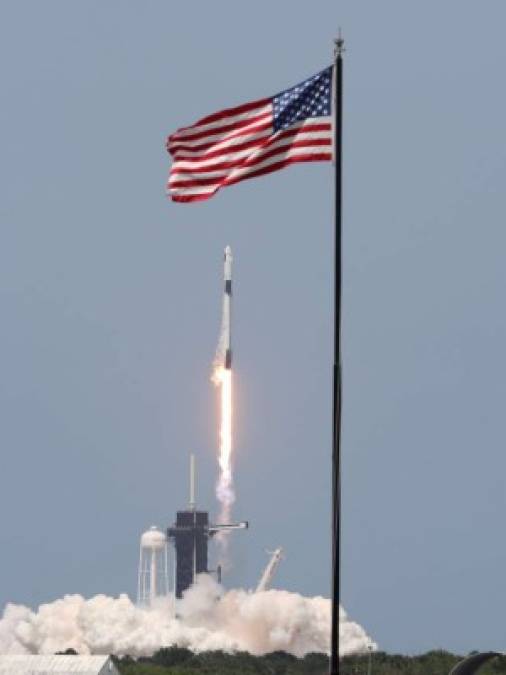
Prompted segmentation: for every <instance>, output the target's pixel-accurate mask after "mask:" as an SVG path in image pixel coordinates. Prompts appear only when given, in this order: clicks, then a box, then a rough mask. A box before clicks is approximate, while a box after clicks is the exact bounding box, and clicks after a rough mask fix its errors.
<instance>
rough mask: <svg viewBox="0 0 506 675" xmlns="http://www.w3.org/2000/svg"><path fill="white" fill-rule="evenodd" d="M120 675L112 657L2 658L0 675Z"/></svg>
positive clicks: (0, 659) (0, 658)
mask: <svg viewBox="0 0 506 675" xmlns="http://www.w3.org/2000/svg"><path fill="white" fill-rule="evenodd" d="M54 673H58V674H59V675H72V673H79V675H119V672H118V669H117V668H116V666H115V665H114V663H113V662H112V659H111V657H110V656H66V655H56V656H31V655H30V656H17V655H16V656H14V655H12V656H1V655H0V675H7V674H8V675H53V674H54Z"/></svg>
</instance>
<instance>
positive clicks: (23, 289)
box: [0, 0, 506, 652]
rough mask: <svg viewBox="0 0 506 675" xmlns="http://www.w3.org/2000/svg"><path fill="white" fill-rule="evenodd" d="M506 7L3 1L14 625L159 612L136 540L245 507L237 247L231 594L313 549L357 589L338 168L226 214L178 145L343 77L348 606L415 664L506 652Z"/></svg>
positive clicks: (309, 575)
mask: <svg viewBox="0 0 506 675" xmlns="http://www.w3.org/2000/svg"><path fill="white" fill-rule="evenodd" d="M505 24H506V5H505V3H504V0H487V1H486V2H482V3H476V2H469V1H467V0H465V1H462V0H458V1H457V0H448V1H447V2H436V1H435V0H427V1H426V2H423V3H414V2H406V0H385V1H384V2H381V3H380V2H373V1H371V0H369V1H368V2H360V3H358V2H352V1H351V0H346V1H343V2H330V0H329V1H325V0H322V1H321V2H315V3H312V4H311V6H309V5H308V4H307V3H306V4H303V3H293V2H291V3H289V2H286V1H283V2H267V1H266V0H258V1H257V2H256V3H254V5H252V4H250V3H249V4H248V3H244V2H236V3H232V2H226V1H225V0H215V1H214V2H212V3H209V2H200V3H176V2H167V1H163V2H162V1H161V0H151V1H150V2H133V1H130V0H128V1H127V0H123V1H119V0H109V2H102V1H99V0H87V1H84V0H81V1H74V2H69V1H68V0H59V1H57V0H45V1H44V2H40V1H38V0H32V1H26V0H4V2H2V3H1V5H0V62H1V63H2V78H1V82H2V85H1V86H2V104H1V106H0V120H1V123H0V134H1V154H0V172H1V176H0V180H1V186H2V197H1V200H0V211H1V229H0V311H1V317H2V320H1V324H2V329H1V331H0V373H1V380H2V385H1V387H0V441H1V464H0V551H1V575H0V606H3V605H4V604H5V602H7V601H15V602H22V603H27V604H29V605H32V606H33V605H36V604H38V603H40V602H44V601H49V600H52V599H54V598H57V597H60V596H61V595H62V594H64V593H67V592H78V593H83V594H84V595H87V596H88V595H90V594H95V593H98V592H104V593H108V594H117V593H119V592H122V591H127V592H129V593H130V594H131V595H134V593H135V583H136V566H137V555H138V548H137V547H138V536H139V534H140V532H142V530H143V529H145V528H146V527H148V526H149V525H151V524H153V523H156V524H158V525H160V526H165V525H168V524H169V523H170V522H171V521H172V518H173V514H174V512H175V510H176V509H177V508H180V507H182V506H185V504H186V502H187V465H188V453H189V452H190V451H191V450H193V451H195V452H196V453H197V455H198V462H199V503H200V505H201V506H209V507H210V508H211V510H213V511H215V510H216V503H215V500H214V492H213V491H214V481H215V478H216V459H215V453H216V439H217V430H216V392H215V391H214V390H213V387H212V385H211V383H210V380H209V376H210V365H211V361H212V357H213V354H214V349H215V346H216V339H217V336H218V330H219V324H220V304H221V289H222V281H221V274H222V268H221V261H222V252H223V248H224V246H225V245H226V244H230V245H231V247H232V249H233V251H234V255H235V269H234V272H235V278H234V284H235V306H234V320H235V323H234V328H233V329H234V348H235V352H234V358H235V367H236V373H235V381H236V399H235V405H236V419H235V425H236V446H237V447H236V482H237V492H238V500H237V503H236V507H235V516H236V517H237V518H238V519H242V518H247V519H249V520H250V521H251V529H250V531H249V532H248V533H237V534H235V535H234V536H233V541H234V543H233V557H234V563H235V564H234V568H233V569H232V570H231V571H230V573H229V575H228V577H227V579H226V583H227V584H228V585H231V586H233V585H242V586H246V587H252V586H254V585H255V584H256V582H257V579H258V577H259V575H260V573H261V570H262V568H263V566H264V564H265V563H266V560H267V556H266V554H265V552H264V549H265V548H269V549H272V548H274V547H276V546H279V545H281V546H283V547H284V548H285V551H286V559H285V560H284V561H283V562H282V564H281V567H280V569H279V574H278V576H277V579H276V582H277V585H278V586H279V587H281V588H287V589H291V590H296V591H300V592H301V593H304V594H311V595H312V594H323V595H328V594H329V579H330V573H329V572H330V556H329V550H330V548H329V532H330V414H331V403H330V393H331V361H332V336H331V321H332V317H331V304H332V298H331V288H332V253H331V250H332V227H333V223H332V171H331V166H330V165H329V164H321V165H320V164H318V165H316V164H315V165H308V166H304V165H301V166H296V167H292V168H289V169H286V170H284V171H281V172H278V173H277V174H273V175H271V176H268V177H264V178H261V179H257V180H253V181H246V182H244V183H242V184H240V185H237V186H234V187H230V188H226V189H224V190H223V191H222V192H220V193H219V194H218V195H217V196H216V197H215V198H214V199H212V200H211V201H209V202H207V203H203V204H199V205H175V204H171V203H170V202H168V201H167V200H166V198H165V196H164V183H165V180H166V175H167V170H168V166H169V161H168V157H167V156H166V153H165V149H164V141H165V136H166V134H168V133H169V132H171V131H173V130H175V129H176V128H177V127H178V126H181V125H186V124H190V123H192V122H193V121H195V120H196V119H197V118H198V117H200V116H202V115H205V114H208V113H211V112H214V111H215V110H218V109H220V108H222V107H226V106H229V105H234V104H239V103H243V102H246V101H248V100H253V99H255V98H258V97H262V96H265V95H270V94H274V93H276V92H278V91H280V90H282V89H285V88H287V87H289V86H291V85H293V84H296V83H297V82H298V81H300V80H302V79H304V78H306V77H307V76H309V75H311V74H312V73H314V72H316V71H317V70H320V69H322V68H323V67H325V66H326V65H327V64H328V63H329V62H330V60H331V54H332V38H333V37H334V36H335V34H336V32H337V28H338V26H339V25H341V26H342V27H343V31H344V36H345V38H346V43H347V53H346V62H345V161H344V169H345V179H344V190H345V202H344V203H345V214H344V301H343V302H344V315H343V350H344V410H343V416H344V418H343V598H344V604H345V607H346V609H347V610H348V611H349V613H350V615H351V616H352V617H353V618H354V619H356V620H357V621H359V622H360V623H361V624H363V625H364V626H365V628H366V629H367V630H368V632H369V633H370V634H371V635H372V637H373V638H374V639H375V640H377V641H378V643H379V644H380V646H381V647H382V648H384V649H387V650H399V651H420V650H425V649H429V648H435V647H445V648H449V649H453V650H460V651H464V652H465V651H468V650H471V649H480V648H483V649H488V648H496V649H505V648H506V635H505V630H504V604H505V603H504V600H505V598H504V570H505V566H506V565H505V563H506V539H505V536H504V514H505V510H506V489H505V470H506V455H505V432H504V424H505V395H506V386H505V380H506V377H505V376H506V367H505V359H504V349H505V342H506V318H505V303H504V288H505V281H506V273H505V269H504V256H505V253H504V252H505V247H506V231H505V226H504V224H505V210H506V209H505V205H504V186H505V178H506V146H505V141H506V132H505V128H506V124H505V120H506V94H505V87H504V63H505V54H504V49H505V47H504V27H505Z"/></svg>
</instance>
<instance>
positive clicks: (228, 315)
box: [222, 246, 232, 370]
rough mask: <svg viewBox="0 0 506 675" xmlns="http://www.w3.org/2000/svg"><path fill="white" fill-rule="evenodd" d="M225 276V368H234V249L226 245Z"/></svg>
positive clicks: (224, 258) (224, 257)
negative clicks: (232, 331) (232, 324)
mask: <svg viewBox="0 0 506 675" xmlns="http://www.w3.org/2000/svg"><path fill="white" fill-rule="evenodd" d="M223 277H224V280H225V288H224V295H223V335H222V339H223V349H224V352H225V364H224V365H225V369H226V370H231V368H232V338H231V326H230V324H231V319H232V249H231V248H230V246H226V247H225V254H224V256H223Z"/></svg>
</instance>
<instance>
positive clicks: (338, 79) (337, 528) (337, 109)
mask: <svg viewBox="0 0 506 675" xmlns="http://www.w3.org/2000/svg"><path fill="white" fill-rule="evenodd" d="M343 52H344V40H343V39H342V37H341V31H339V38H338V39H337V40H336V41H335V51H334V163H335V208H336V212H335V233H334V246H335V250H334V373H333V395H332V628H331V638H330V675H338V673H339V607H340V604H341V287H342V284H341V280H342V269H341V262H342V255H341V232H342V130H343Z"/></svg>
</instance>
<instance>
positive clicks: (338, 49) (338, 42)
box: [334, 28, 345, 58]
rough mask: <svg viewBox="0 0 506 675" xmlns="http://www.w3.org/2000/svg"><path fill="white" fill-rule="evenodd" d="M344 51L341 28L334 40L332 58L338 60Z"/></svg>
mask: <svg viewBox="0 0 506 675" xmlns="http://www.w3.org/2000/svg"><path fill="white" fill-rule="evenodd" d="M344 51H345V49H344V39H343V36H342V33H341V28H339V32H338V34H337V38H335V40H334V56H335V57H336V58H338V57H339V56H342V54H343V52H344Z"/></svg>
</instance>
